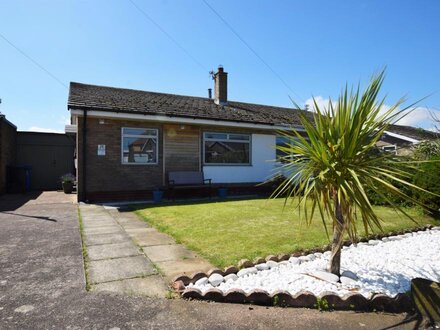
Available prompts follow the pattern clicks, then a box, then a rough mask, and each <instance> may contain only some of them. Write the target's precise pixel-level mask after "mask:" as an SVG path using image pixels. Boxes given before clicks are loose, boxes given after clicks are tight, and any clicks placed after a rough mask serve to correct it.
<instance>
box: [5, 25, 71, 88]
mask: <svg viewBox="0 0 440 330" xmlns="http://www.w3.org/2000/svg"><path fill="white" fill-rule="evenodd" d="M0 37H1V38H2V39H3V40H4V41H6V42H7V43H8V44H9V45H10V46H11V47H13V48H15V50H16V51H18V52H19V53H20V54H21V55H23V56H24V57H26V58H27V59H28V60H29V61H31V62H32V63H34V64H35V65H36V66H37V67H39V68H40V69H41V70H43V71H44V72H46V74H47V75H49V76H50V77H51V78H52V79H54V80H55V81H56V82H57V83H59V84H60V85H61V86H63V87H64V88H67V85H66V84H65V83H63V82H62V81H61V80H60V79H59V78H58V77H57V76H55V75H54V74H52V73H51V72H50V71H49V70H47V69H46V68H45V67H44V66H42V65H41V64H40V63H38V62H37V61H36V60H34V59H33V58H32V57H30V56H29V55H28V54H26V53H25V52H24V51H23V50H21V49H20V48H18V47H17V46H16V45H14V44H13V43H12V42H11V41H10V40H9V39H7V38H6V37H5V36H4V35H3V34H1V33H0Z"/></svg>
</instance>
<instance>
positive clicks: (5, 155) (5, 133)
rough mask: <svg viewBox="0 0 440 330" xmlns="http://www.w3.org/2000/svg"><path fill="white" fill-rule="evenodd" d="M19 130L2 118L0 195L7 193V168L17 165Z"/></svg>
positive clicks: (0, 122) (0, 133)
mask: <svg viewBox="0 0 440 330" xmlns="http://www.w3.org/2000/svg"><path fill="white" fill-rule="evenodd" d="M16 150H17V129H16V128H15V127H14V126H12V125H10V124H9V122H8V121H6V120H5V119H4V117H0V194H3V193H5V192H6V175H7V170H6V169H7V166H10V165H15V161H16Z"/></svg>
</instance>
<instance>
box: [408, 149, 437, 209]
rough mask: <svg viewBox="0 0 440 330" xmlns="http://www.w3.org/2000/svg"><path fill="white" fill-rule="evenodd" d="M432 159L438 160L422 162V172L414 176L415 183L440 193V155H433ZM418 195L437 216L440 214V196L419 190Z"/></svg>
mask: <svg viewBox="0 0 440 330" xmlns="http://www.w3.org/2000/svg"><path fill="white" fill-rule="evenodd" d="M431 160H436V161H438V162H432V163H422V164H420V169H421V172H418V173H417V174H416V175H415V176H414V184H415V185H417V186H419V187H421V188H423V189H426V190H429V191H430V192H433V193H434V194H437V195H440V155H437V156H435V157H432V158H431ZM416 196H417V198H418V199H419V201H420V202H422V203H423V204H425V205H426V206H427V207H429V208H430V209H431V210H432V212H433V213H434V215H435V216H436V217H439V216H440V197H438V196H434V195H432V194H428V193H424V192H417V193H416Z"/></svg>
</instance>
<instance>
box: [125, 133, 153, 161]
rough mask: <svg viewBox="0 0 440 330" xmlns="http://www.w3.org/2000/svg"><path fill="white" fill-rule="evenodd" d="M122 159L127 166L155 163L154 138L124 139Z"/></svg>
mask: <svg viewBox="0 0 440 330" xmlns="http://www.w3.org/2000/svg"><path fill="white" fill-rule="evenodd" d="M122 141H123V142H122V148H123V152H122V158H123V162H124V163H128V164H137V163H139V164H148V163H156V162H157V154H156V143H157V141H156V138H135V137H124V138H123V139H122Z"/></svg>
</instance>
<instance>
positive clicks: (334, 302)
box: [172, 225, 434, 313]
mask: <svg viewBox="0 0 440 330" xmlns="http://www.w3.org/2000/svg"><path fill="white" fill-rule="evenodd" d="M432 228H434V226H432V225H426V226H423V227H418V228H414V229H412V230H404V231H399V232H391V233H387V234H383V235H371V236H369V237H365V238H362V239H361V240H360V241H359V242H363V243H366V242H368V241H369V240H371V239H383V238H384V237H392V236H397V235H404V234H407V233H412V232H417V231H425V230H429V229H432ZM351 244H353V243H352V242H349V241H345V242H344V246H349V245H351ZM329 250H330V246H325V247H323V248H313V249H310V250H307V251H303V252H295V253H292V254H290V255H289V254H282V255H279V256H275V255H269V256H267V257H266V258H262V257H257V258H255V259H254V261H251V260H248V259H242V260H240V262H239V263H238V267H236V266H229V267H226V268H224V270H221V269H218V268H214V269H211V270H209V271H208V272H207V273H203V272H196V273H194V274H192V275H191V276H188V275H186V274H181V275H178V276H176V277H175V278H174V280H173V283H172V287H173V288H174V289H175V290H176V291H177V292H178V293H179V294H181V296H182V297H183V298H185V299H199V300H209V301H215V302H228V303H251V304H255V305H264V306H271V305H275V306H282V307H306V308H313V307H316V306H317V303H318V301H323V300H325V301H327V303H328V306H329V308H330V309H335V310H376V311H385V312H392V313H401V312H408V311H411V310H413V309H414V303H413V301H412V299H411V297H410V296H409V295H408V294H407V293H399V294H397V295H396V296H395V297H390V296H387V295H385V294H375V295H374V296H373V297H372V298H371V299H367V298H366V297H364V296H363V295H362V294H360V293H355V292H353V293H349V294H347V295H345V296H343V297H340V296H339V295H337V294H336V293H334V292H322V293H321V294H320V295H318V296H315V295H314V294H313V293H311V292H309V291H300V292H299V293H297V294H295V295H291V294H290V293H288V292H287V291H277V292H275V293H273V294H272V295H271V294H269V293H268V292H267V291H265V290H261V289H254V290H252V291H250V292H249V293H247V294H246V293H245V292H244V291H243V290H241V289H234V290H229V291H227V292H225V293H224V292H222V291H221V290H219V289H216V288H212V289H209V290H207V291H206V292H205V293H204V294H203V293H202V292H201V291H200V290H199V289H196V288H186V286H187V285H189V284H190V283H195V282H197V281H198V280H200V279H202V278H205V277H206V278H209V277H210V276H211V275H212V274H219V275H221V276H227V275H230V274H237V273H238V272H239V271H240V269H243V268H252V267H255V266H257V265H259V264H262V263H265V262H268V261H273V262H277V263H279V262H283V261H287V260H289V258H290V257H301V256H304V257H305V256H307V255H311V254H316V253H324V252H326V251H329Z"/></svg>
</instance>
